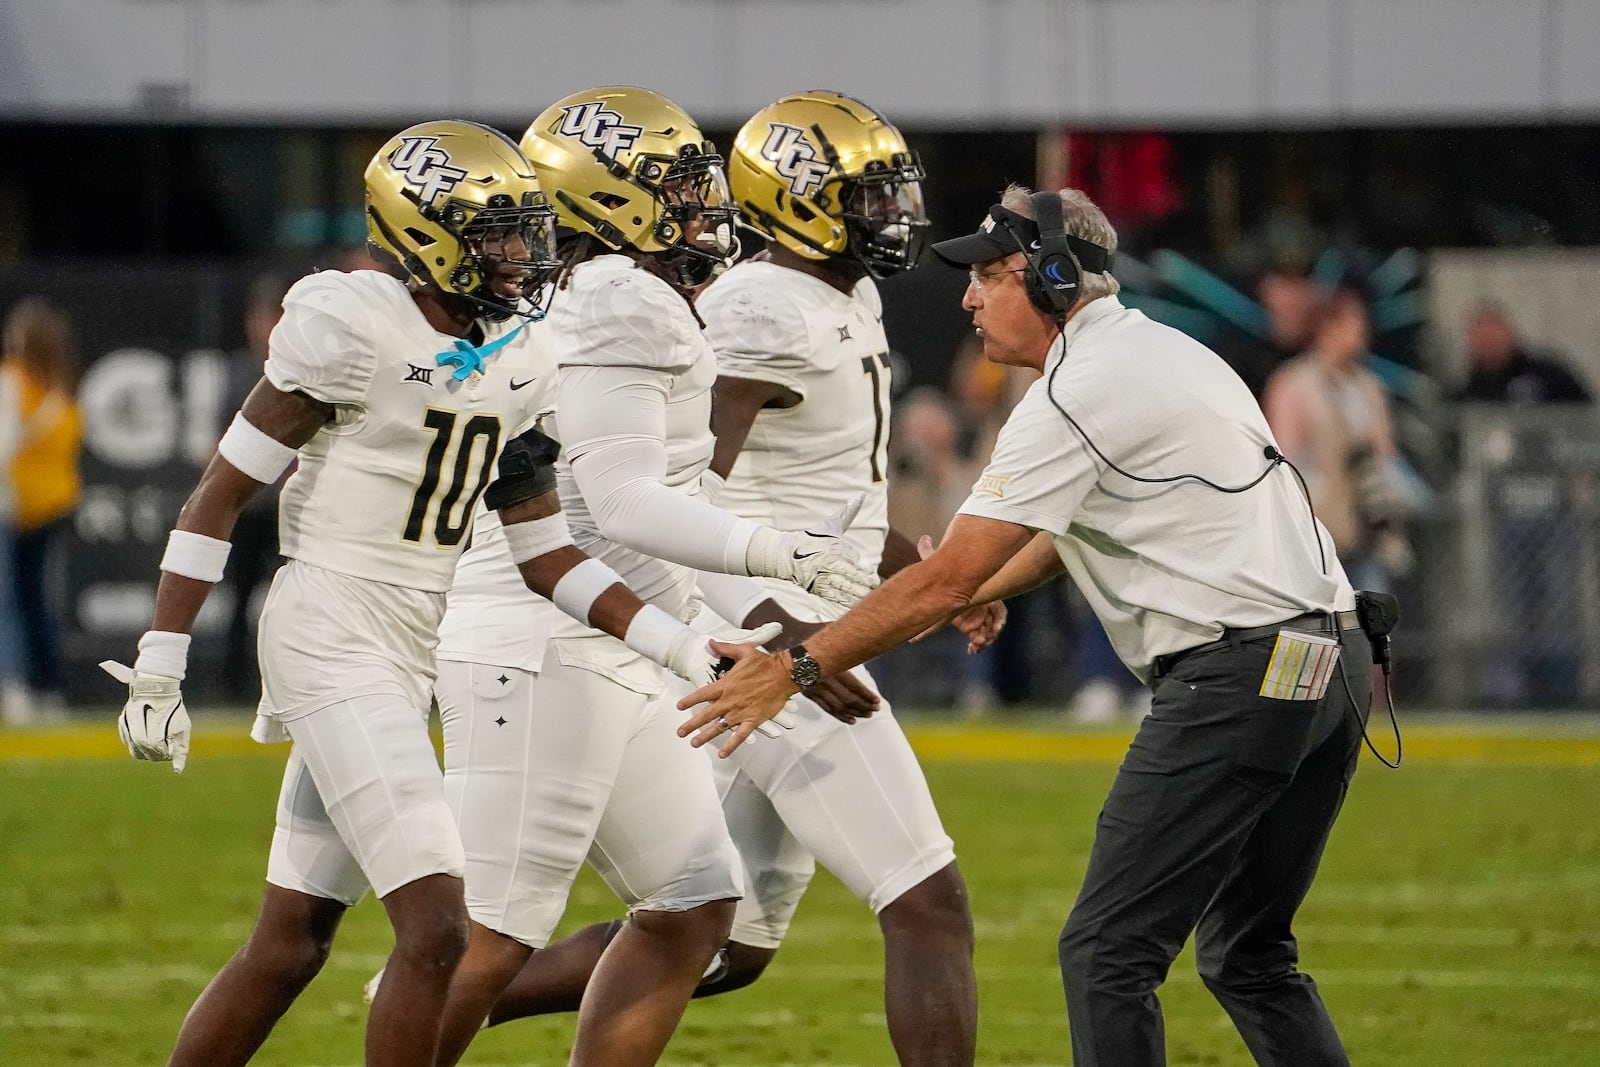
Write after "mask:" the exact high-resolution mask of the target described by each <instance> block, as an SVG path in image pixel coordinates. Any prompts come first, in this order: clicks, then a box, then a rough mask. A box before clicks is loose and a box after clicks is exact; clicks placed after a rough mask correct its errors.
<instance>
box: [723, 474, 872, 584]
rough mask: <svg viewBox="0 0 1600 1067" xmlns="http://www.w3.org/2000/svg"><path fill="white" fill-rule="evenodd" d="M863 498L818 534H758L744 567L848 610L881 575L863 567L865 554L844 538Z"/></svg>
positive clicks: (770, 531) (853, 500) (849, 504)
mask: <svg viewBox="0 0 1600 1067" xmlns="http://www.w3.org/2000/svg"><path fill="white" fill-rule="evenodd" d="M864 499H865V497H864V495H863V494H861V493H857V494H856V495H855V496H852V497H851V498H850V499H849V500H848V501H847V502H846V503H845V505H844V507H842V508H840V509H839V510H838V511H836V512H834V513H833V514H832V515H830V516H829V517H828V519H827V521H825V522H824V523H823V524H822V525H821V526H820V527H818V528H816V529H814V530H773V529H770V528H767V527H762V528H761V529H758V530H757V531H756V533H755V536H754V537H752V538H750V547H749V548H748V549H747V550H746V552H745V565H746V567H747V568H748V569H749V571H750V573H751V574H753V575H757V576H759V577H765V578H786V579H788V580H789V581H791V582H794V583H795V584H796V585H798V586H800V587H801V588H802V589H805V590H807V591H809V592H812V593H815V594H816V595H817V596H819V597H821V598H822V599H824V600H827V601H830V602H832V603H834V604H840V605H842V606H844V607H847V608H848V607H854V606H855V603H856V601H858V600H860V599H861V598H862V597H864V596H866V595H867V594H868V593H870V592H872V590H873V588H874V587H876V586H877V584H878V575H877V574H876V573H875V572H873V571H870V570H868V569H867V568H866V567H864V566H863V565H862V563H861V555H860V553H858V552H857V551H856V550H855V548H854V547H853V546H852V545H851V544H850V543H849V542H848V541H846V540H845V539H844V532H845V531H846V530H848V529H849V528H850V524H851V523H853V522H855V521H856V515H857V513H859V512H860V511H861V502H862V501H863V500H864Z"/></svg>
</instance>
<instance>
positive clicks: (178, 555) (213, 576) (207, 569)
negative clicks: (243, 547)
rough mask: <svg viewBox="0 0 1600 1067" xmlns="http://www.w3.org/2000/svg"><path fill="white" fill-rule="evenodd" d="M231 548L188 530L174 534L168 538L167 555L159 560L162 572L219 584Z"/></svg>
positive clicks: (229, 545)
mask: <svg viewBox="0 0 1600 1067" xmlns="http://www.w3.org/2000/svg"><path fill="white" fill-rule="evenodd" d="M232 548H233V545H232V544H230V543H229V542H227V541H219V540H218V539H217V538H215V537H207V536H206V535H205V534H197V533H190V532H189V531H188V530H173V531H172V533H170V534H168V535H167V551H166V552H165V553H164V554H163V555H162V557H161V569H162V570H164V571H166V572H167V573H168V574H181V575H183V576H184V577H185V578H193V579H194V580H195V581H197V582H211V583H212V584H213V585H214V584H216V583H217V582H220V581H222V572H223V569H224V568H225V567H227V565H228V552H229V550H230V549H232Z"/></svg>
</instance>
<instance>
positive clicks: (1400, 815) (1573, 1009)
mask: <svg viewBox="0 0 1600 1067" xmlns="http://www.w3.org/2000/svg"><path fill="white" fill-rule="evenodd" d="M1031 725H1033V726H1034V727H1036V729H1033V730H1023V729H1020V728H1016V727H1006V726H991V725H990V724H988V723H985V724H984V727H983V729H982V730H981V731H977V730H973V729H968V728H963V727H958V726H942V727H941V726H934V727H928V728H925V729H922V730H918V731H916V733H915V736H916V740H917V742H918V747H919V749H920V750H921V751H922V752H923V754H924V759H925V761H926V763H927V766H928V775H929V778H930V780H931V781H932V784H933V788H934V792H935V795H936V796H937V798H938V800H939V803H940V805H941V808H942V810H943V813H944V816H945V821H946V825H947V827H948V829H949V831H950V833H951V835H952V836H953V837H954V838H955V840H956V845H957V849H958V851H959V854H960V857H961V865H962V868H963V869H964V871H965V873H966V877H967V881H968V883H969V885H970V887H971V891H972V901H973V906H974V910H975V912H976V917H977V928H978V974H979V979H980V981H981V1005H980V1013H981V1024H980V1025H981V1030H980V1035H979V1056H978V1059H979V1062H980V1063H983V1064H986V1065H1001V1064H1007V1065H1009V1064H1019V1065H1020V1064H1038V1065H1042V1064H1066V1063H1068V1062H1069V1055H1068V1051H1067V1030H1066V1019H1065V1011H1064V1009H1063V1006H1062V1001H1061V994H1060V986H1059V982H1058V978H1057V973H1056V964H1055V940H1056V933H1057V931H1058V930H1059V928H1060V925H1061V921H1062V919H1063V918H1064V917H1065V915H1066V912H1067V909H1068V907H1069V905H1070V904H1071V902H1072V898H1073V894H1074V892H1075V890H1076V888H1077V882H1078V878H1079V876H1080V874H1081V871H1082V868H1083V864H1084V861H1085V856H1086V850H1087V848H1088V844H1089V840H1090V834H1091V832H1092V828H1093V822H1094V815H1095V812H1096V810H1097V808H1098V804H1099V802H1100V799H1101V797H1102V795H1103V794H1104V792H1105V789H1106V787H1107V785H1108V784H1109V782H1110V778H1111V775H1112V772H1113V770H1114V766H1115V764H1114V760H1115V758H1116V757H1117V756H1118V755H1120V752H1121V749H1122V747H1123V745H1124V744H1125V738H1120V737H1114V736H1104V735H1092V736H1091V735H1072V734H1070V733H1057V732H1054V731H1052V730H1049V729H1043V728H1038V727H1040V721H1038V720H1035V721H1033V722H1032V724H1031ZM212 729H213V730H216V729H217V727H213V728H212ZM226 729H227V730H228V731H229V732H228V733H226V734H222V733H216V732H212V733H207V734H205V735H203V736H202V737H201V738H200V739H199V741H198V742H197V744H196V749H195V752H194V754H193V757H192V758H191V761H190V766H189V770H188V772H187V773H186V774H184V775H183V777H181V778H175V777H174V776H173V775H172V774H171V773H170V771H169V770H167V769H166V768H165V767H156V766H151V765H148V764H136V763H134V762H132V761H131V760H128V759H127V758H126V756H125V754H124V755H122V757H121V758H116V757H117V754H118V752H119V751H120V750H119V749H118V748H117V746H116V741H115V736H114V732H113V731H111V728H110V726H109V724H108V725H107V726H106V728H105V730H104V731H96V732H87V731H84V730H67V731H56V732H53V733H43V734H31V735H19V734H15V733H12V734H0V872H3V873H0V1064H4V1065H6V1067H56V1065H64V1064H74V1065H95V1067H113V1065H114V1067H123V1065H129V1067H131V1065H139V1064H160V1063H163V1062H165V1058H166V1055H167V1052H168V1051H169V1049H170V1047H171V1042H172V1039H173V1036H174V1035H175V1033H176V1031H177V1028H178V1025H179V1023H180V1021H181V1020H182V1018H183V1014H184V1012H185V1011H186V1010H187V1009H188V1006H189V1004H190V1002H191V1001H192V999H193V998H194V996H195V994H196V993H197V992H198V991H199V990H200V988H201V987H202V986H203V985H204V984H205V982H206V981H207V980H208V979H209V978H210V976H211V974H212V973H213V972H214V971H215V970H216V968H217V967H218V966H220V965H221V963H222V962H223V961H224V960H225V959H226V958H227V957H228V955H229V954H230V953H231V952H232V951H233V950H234V948H235V947H237V945H238V943H239V942H240V941H241V939H242V938H243V937H244V935H245V933H246V932H247V930H248V929H249V926H250V922H251V920H252V918H253V916H254V911H255V907H256V905H257V902H258V899H259V894H260V887H261V874H262V870H263V867H264V863H265V857H266V846H267V841H268V838H269V836H270V834H271V829H272V807H273V800H274V798H275V796H276V791H277V785H278V777H279V774H280V771H281V767H282V762H283V758H284V753H285V751H286V750H285V749H284V748H281V747H274V748H256V747H254V746H250V745H248V743H245V742H241V741H240V739H239V737H238V734H239V733H240V732H242V727H239V726H229V727H227V728H226ZM1542 730H1543V736H1538V737H1531V738H1530V737H1528V736H1525V735H1518V736H1513V735H1511V734H1509V733H1508V732H1506V731H1504V730H1503V729H1500V728H1495V727H1480V726H1474V725H1471V724H1465V725H1456V726H1440V725H1429V726H1426V727H1418V728H1413V729H1412V730H1411V731H1410V734H1409V736H1408V739H1407V740H1408V753H1409V755H1408V762H1407V764H1406V766H1405V767H1404V768H1403V769H1402V770H1400V771H1398V772H1390V771H1387V770H1385V769H1383V768H1382V767H1380V766H1378V765H1377V764H1376V762H1375V761H1372V760H1371V759H1367V760H1366V761H1365V763H1364V765H1363V767H1362V769H1361V772H1360V773H1359V774H1358V775H1357V778H1356V783H1355V787H1354V790H1353V792H1352V795H1351V799H1350V802H1349V805H1348V806H1347V808H1346V811H1345V814H1344V817H1343V818H1342V820H1341V821H1340V824H1339V826H1338V827H1337V828H1336V830H1335V833H1334V838H1333V841H1332V843H1331V845H1330V847H1329V851H1328V856H1327V860H1326V862H1325V863H1324V866H1323V872H1322V876H1321V878H1320V880H1319V881H1318V883H1317V886H1316V888H1315V890H1314V891H1313V893H1312V895H1311V899H1310V900H1309V901H1308V902H1307V904H1306V907H1305V909H1304V911H1303V912H1302V921H1301V923H1300V927H1299V933H1300V937H1301V946H1302V955H1303V960H1304V964H1305V967H1306V969H1307V970H1308V971H1310V972H1312V973H1313V974H1315V975H1316V976H1317V978H1318V980H1319V982H1320V984H1321V987H1322V990H1323V993H1324V996H1325V997H1326V999H1327V1001H1328V1003H1329V1005H1330V1007H1331V1009H1332V1011H1333V1013H1334V1017H1335V1019H1336V1020H1337V1022H1338V1023H1339V1026H1340V1029H1341V1031H1342V1033H1343V1035H1344V1038H1345V1041H1346V1044H1347V1045H1348V1047H1349V1049H1350V1053H1351V1058H1352V1060H1353V1061H1354V1062H1355V1063H1356V1064H1359V1065H1395V1067H1412V1065H1415V1067H1422V1065H1428V1067H1437V1065H1441V1064H1443V1065H1449V1067H1466V1065H1472V1064H1484V1065H1490V1064H1493V1065H1497V1067H1498V1065H1507V1064H1514V1065H1527V1067H1532V1065H1541V1064H1548V1065H1552V1067H1554V1065H1560V1067H1572V1065H1579V1064H1590V1063H1597V1062H1600V724H1597V723H1593V722H1591V723H1583V722H1579V723H1577V724H1570V723H1569V724H1565V725H1561V726H1550V725H1546V726H1545V727H1543V728H1542ZM616 910H617V909H616V907H615V905H614V903H613V902H612V900H611V899H610V897H609V894H608V893H607V891H606V890H605V888H604V887H603V886H602V885H601V884H600V883H599V881H598V880H596V879H594V878H592V877H590V876H588V875H587V874H586V875H585V877H584V878H583V879H582V880H580V882H579V885H578V888H577V891H576V893H575V895H574V899H573V903H572V907H571V908H570V910H569V913H568V918H567V923H566V926H565V927H564V929H566V928H571V927H572V926H575V925H579V924H583V923H587V922H590V921H594V920H596V919H599V918H610V917H613V916H614V915H615V913H616ZM388 943H389V934H388V930H387V927H386V924H385V921H384V918H383V914H382V910H381V908H380V907H378V906H377V905H376V903H375V902H373V901H371V900H368V901H366V902H365V903H363V904H362V905H361V906H360V907H358V908H356V909H355V910H354V911H353V912H352V913H351V915H350V916H349V918H348V919H347V921H346V923H345V926H344V929H343V931H342V933H341V935H340V938H339V941H338V943H337V945H336V946H335V949H334V955H333V958H332V960H331V961H330V962H329V964H328V967H327V969H326V970H325V971H324V972H323V974H322V976H321V977H320V978H318V979H317V981H316V982H315V983H314V984H313V985H312V986H311V988H310V989H309V990H308V991H307V993H306V995H305V996H304V997H302V998H301V1000H300V1002H299V1003H298V1004H297V1005H296V1006H295V1008H294V1010H293V1011H292V1012H291V1013H290V1015H289V1016H288V1018H286V1019H285V1020H284V1022H283V1024H282V1025H280V1026H279V1028H278V1030H277V1032H276V1033H275V1034H274V1035H273V1037H272V1038H271V1040H270V1041H269V1042H268V1044H267V1046H266V1047H265V1048H264V1049H263V1051H262V1053H261V1054H260V1056H259V1057H258V1058H257V1061H256V1062H257V1063H260V1064H262V1065H291V1064H292V1065H295V1067H311V1065H321V1067H355V1065H358V1064H360V1062H361V1047H362V1026H363V1020H364V1009H363V1005H362V1001H361V986H362V983H363V982H364V981H365V980H366V979H367V978H368V977H369V976H370V975H371V974H372V973H373V972H374V971H375V970H376V969H377V968H378V967H379V966H380V965H381V964H382V961H383V958H384V955H385V953H386V951H387V948H388ZM879 967H880V949H879V942H878V937H877V927H876V924H875V923H874V922H873V919H872V917H871V915H870V914H869V913H868V912H867V910H866V909H865V908H864V907H863V906H861V905H860V904H859V903H857V902H856V901H855V900H854V899H853V898H851V897H850V896H849V895H848V894H847V893H846V892H845V891H844V890H843V889H842V888H841V887H840V886H839V884H838V883H837V882H835V881H834V880H833V879H832V878H831V877H829V876H827V875H825V874H819V876H818V879H817V882H816V884H815V885H814V887H813V888H812V890H811V892H810V894H809V895H808V896H807V898H806V900H805V902H804V904H803V905H802V907H801V909H800V914H799V917H798V918H797V920H796V922H795V926H794V929H793V931H792V933H791V935H790V939H789V941H788V943H787V944H786V945H785V946H784V948H783V950H782V952H780V954H779V956H778V959H777V961H776V962H775V963H774V965H773V967H772V969H771V970H770V971H769V972H768V974H767V977H766V978H765V979H763V980H762V981H761V982H760V983H758V984H757V985H755V986H754V987H752V988H750V989H748V990H744V991H741V992H738V993H734V994H731V995H729V996H726V997H722V998H719V999H716V1000H710V1001H698V1002H696V1003H694V1004H692V1005H691V1006H690V1008H689V1012H688V1015H687V1016H686V1018H685V1020H684V1022H683V1025H682V1027H681V1028H680V1029H679V1031H678V1034H677V1037H676V1038H675V1039H674V1041H673V1043H672V1045H671V1046H670V1047H669V1049H668V1053H667V1056H666V1059H665V1060H664V1061H663V1062H665V1063H668V1064H673V1065H680V1067H682V1065H689V1064H718V1065H740V1067H777V1065H781V1064H793V1065H800V1064H805V1065H812V1064H829V1065H835V1067H845V1065H862V1067H864V1065H883V1064H892V1063H893V1062H894V1058H893V1054H892V1052H891V1050H890V1046H889V1040H888V1036H887V1033H886V1031H885V1028H884V1023H883V1016H882V1008H881V994H880V982H879ZM1162 1000H1163V1003H1164V1005H1165V1007H1166V1014H1167V1035H1168V1038H1167V1040H1168V1048H1169V1053H1170V1062H1171V1063H1172V1064H1174V1065H1200V1064H1206V1065H1212V1064H1215V1065H1231V1064H1241V1065H1243V1064H1248V1063H1249V1062H1250V1060H1249V1057H1248V1055H1247V1054H1246V1053H1245V1051H1244V1047H1243V1045H1242V1044H1241V1043H1240V1042H1239V1040H1238V1038H1237V1037H1236V1036H1235V1034H1234V1032H1233V1030H1232V1028H1231V1027H1230V1026H1229V1024H1228V1022H1227V1020H1226V1017H1225V1016H1224V1015H1223V1013H1222V1011H1221V1009H1220V1008H1218V1007H1217V1005H1216V1004H1215V1002H1214V1001H1212V1000H1211V998H1210V997H1209V995H1208V994H1207V993H1206V992H1205V989H1204V987H1203V986H1202V985H1201V984H1200V982H1199V980H1198V979H1197V978H1196V977H1195V975H1194V971H1193V964H1192V960H1191V958H1190V956H1189V954H1188V953H1185V955H1184V956H1183V957H1182V958H1180V959H1179V961H1178V963H1177V965H1176V966H1175V967H1174V969H1173V973H1172V976H1171V978H1170V980H1169V981H1168V983H1167V985H1166V986H1165V987H1164V989H1163V993H1162ZM571 1025H572V1020H571V1019H570V1018H569V1017H557V1018H553V1019H548V1020H532V1021H523V1022H518V1023H513V1024H510V1025H508V1026H505V1027H501V1028H498V1029H496V1030H493V1031H490V1032H488V1033H485V1034H484V1035H482V1037H481V1038H480V1039H479V1041H478V1043H477V1044H476V1045H475V1046H474V1049H473V1051H472V1052H471V1053H470V1054H469V1056H468V1059H467V1062H468V1063H471V1064H476V1065H479V1067H484V1065H489V1064H502V1065H510V1064H519V1065H544V1064H551V1065H555V1064H562V1063H565V1061H566V1053H567V1049H568V1043H569V1040H570V1035H571Z"/></svg>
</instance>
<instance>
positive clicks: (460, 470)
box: [404, 408, 500, 548]
mask: <svg viewBox="0 0 1600 1067" xmlns="http://www.w3.org/2000/svg"><path fill="white" fill-rule="evenodd" d="M459 418H460V416H459V413H457V412H454V411H445V410H443V409H442V408H429V409H428V413H427V414H426V415H425V416H423V419H422V425H423V427H424V428H426V429H429V430H432V431H433V444H432V445H430V446H429V447H428V456H427V459H426V460H424V461H423V466H422V480H421V481H420V482H419V483H418V484H417V492H416V495H415V496H413V497H412V498H411V514H410V515H409V516H408V517H407V519H406V529H405V534H404V538H405V540H407V541H414V542H415V541H421V540H422V528H423V526H424V524H425V523H426V522H427V519H428V512H429V511H430V510H433V509H434V506H435V502H436V501H437V511H436V512H435V515H434V520H433V539H434V540H435V541H436V542H438V544H439V547H441V548H454V547H455V546H456V545H459V544H460V543H461V539H462V538H463V537H465V536H466V534H467V530H468V529H469V528H470V527H471V526H472V509H473V508H475V507H477V505H478V497H479V496H480V495H482V493H483V488H484V486H486V485H488V484H489V476H490V474H492V473H493V471H494V461H495V459H496V458H497V457H498V456H499V455H500V417H499V416H498V415H474V416H472V417H471V418H470V419H467V420H466V421H465V422H464V423H462V425H461V433H460V437H459V439H457V435H456V423H457V421H459ZM480 441H481V442H482V445H481V448H480V445H479V442H480ZM451 445H454V446H455V448H454V455H455V461H454V463H453V464H452V465H451V470H450V482H449V484H448V485H447V486H445V488H444V492H443V493H440V492H439V488H440V484H441V483H442V482H443V481H444V479H443V476H442V475H443V470H444V464H445V458H446V457H447V456H449V455H450V454H451V451H452V450H451ZM475 461H476V462H475ZM474 474H476V477H474ZM469 480H470V481H471V482H472V488H471V491H470V492H468V491H467V483H468V481H469Z"/></svg>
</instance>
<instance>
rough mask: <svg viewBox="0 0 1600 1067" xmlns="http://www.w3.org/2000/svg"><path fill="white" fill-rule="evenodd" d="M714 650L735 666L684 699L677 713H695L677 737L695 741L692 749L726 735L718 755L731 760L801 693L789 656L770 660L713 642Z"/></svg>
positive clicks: (762, 654) (755, 650)
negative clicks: (757, 732)
mask: <svg viewBox="0 0 1600 1067" xmlns="http://www.w3.org/2000/svg"><path fill="white" fill-rule="evenodd" d="M711 651H712V652H714V653H716V654H717V655H719V656H723V657H725V658H727V659H731V660H733V661H734V665H733V669H732V670H730V671H728V672H727V673H726V674H724V675H723V676H722V677H721V678H719V679H717V680H716V681H714V682H712V683H711V684H710V685H705V686H701V687H700V688H699V689H696V690H695V691H694V692H692V693H690V694H689V695H688V696H686V697H684V698H683V699H682V700H680V701H678V708H679V710H682V711H691V709H694V708H695V706H696V705H704V706H703V707H700V708H699V709H698V710H695V711H693V714H691V715H690V716H689V717H688V718H687V719H685V720H684V721H683V724H682V725H681V726H679V727H678V736H679V737H689V735H690V734H693V735H694V736H693V737H692V738H691V739H690V742H689V743H690V744H692V745H694V746H695V747H696V748H699V747H700V746H701V745H704V744H708V743H710V742H711V741H715V740H716V739H717V738H718V737H721V736H722V735H724V734H726V735H727V737H726V739H725V740H724V741H723V744H722V747H720V748H719V749H717V755H719V756H721V757H722V758H723V759H726V758H728V757H729V756H731V755H733V751H734V749H736V748H738V747H739V746H740V745H742V744H743V743H744V742H745V740H746V739H747V738H748V737H749V736H750V735H751V734H752V733H753V732H755V731H756V730H758V729H760V728H761V727H762V726H763V725H764V724H765V723H766V722H767V720H768V719H771V718H773V717H774V716H776V715H777V714H778V713H779V712H781V711H782V710H783V706H784V705H785V704H787V703H788V702H789V698H790V697H792V696H794V694H795V693H796V692H798V691H799V690H797V689H796V688H795V685H794V683H793V682H792V681H790V680H789V668H788V667H787V666H786V665H785V663H786V662H787V660H788V657H787V656H784V655H782V654H781V653H780V654H779V655H777V656H769V655H767V654H766V653H765V652H763V651H761V649H759V648H757V647H756V646H755V645H738V644H729V643H726V642H723V641H712V642H711Z"/></svg>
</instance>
